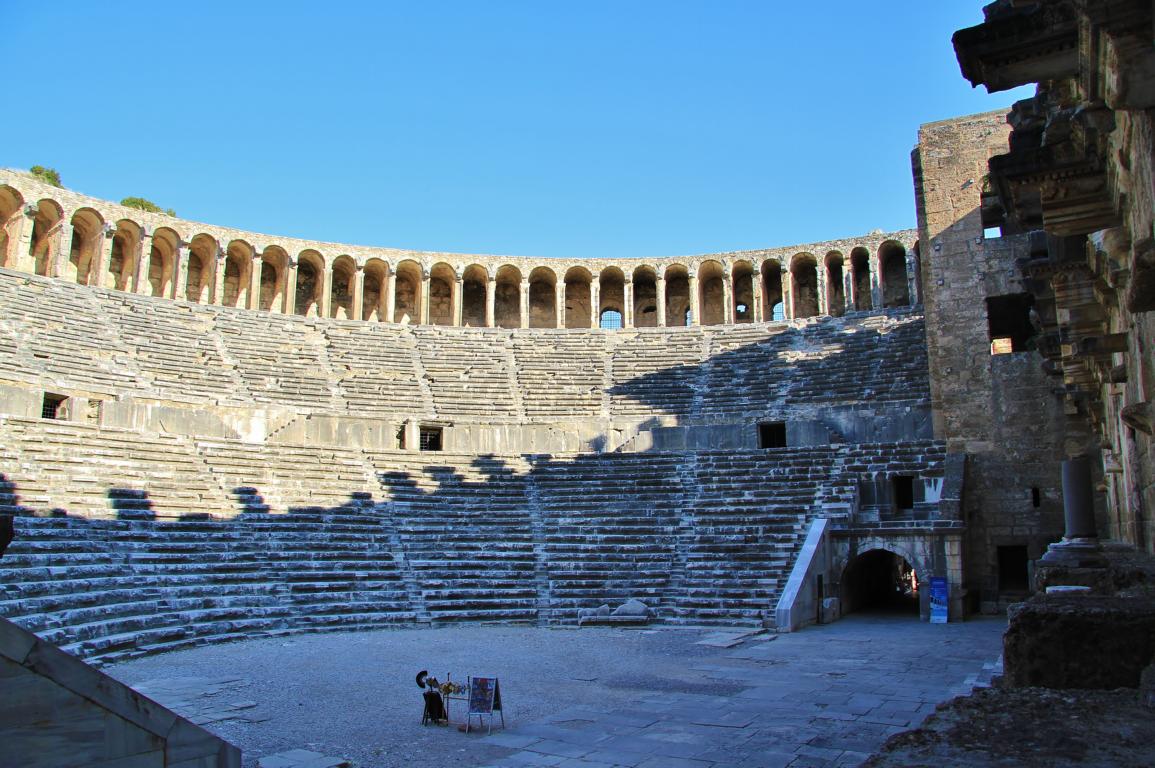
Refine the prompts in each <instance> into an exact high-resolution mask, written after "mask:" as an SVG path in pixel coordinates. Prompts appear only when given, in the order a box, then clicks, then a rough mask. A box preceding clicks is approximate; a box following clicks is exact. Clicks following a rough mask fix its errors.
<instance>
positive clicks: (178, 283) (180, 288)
mask: <svg viewBox="0 0 1155 768" xmlns="http://www.w3.org/2000/svg"><path fill="white" fill-rule="evenodd" d="M188 246H189V244H188V243H186V242H185V241H184V240H181V241H180V242H179V243H177V244H176V253H174V254H173V257H172V297H173V298H174V299H180V300H182V301H183V300H184V299H186V298H187V297H188V260H189V259H188Z"/></svg>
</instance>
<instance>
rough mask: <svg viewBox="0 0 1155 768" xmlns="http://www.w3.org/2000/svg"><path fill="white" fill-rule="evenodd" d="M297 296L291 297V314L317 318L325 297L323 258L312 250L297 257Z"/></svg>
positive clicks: (307, 250) (305, 251)
mask: <svg viewBox="0 0 1155 768" xmlns="http://www.w3.org/2000/svg"><path fill="white" fill-rule="evenodd" d="M296 293H297V295H296V296H294V297H293V312H294V313H295V314H298V315H303V316H304V317H318V316H320V315H321V313H322V307H323V306H324V301H323V300H324V296H325V257H324V256H322V255H321V253H320V252H319V251H315V250H313V249H312V248H308V249H306V250H303V251H301V253H300V254H298V255H297V291H296Z"/></svg>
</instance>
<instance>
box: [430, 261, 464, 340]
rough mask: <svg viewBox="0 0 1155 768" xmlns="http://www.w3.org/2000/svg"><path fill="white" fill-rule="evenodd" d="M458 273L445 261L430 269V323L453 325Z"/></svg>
mask: <svg viewBox="0 0 1155 768" xmlns="http://www.w3.org/2000/svg"><path fill="white" fill-rule="evenodd" d="M456 285H457V275H456V273H454V271H453V267H451V266H449V265H448V264H446V263H445V262H439V263H437V264H434V265H433V267H432V269H430V270H429V323H430V324H431V325H453V289H454V287H455V286H456Z"/></svg>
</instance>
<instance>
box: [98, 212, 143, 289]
mask: <svg viewBox="0 0 1155 768" xmlns="http://www.w3.org/2000/svg"><path fill="white" fill-rule="evenodd" d="M142 236H143V232H142V231H141V228H140V225H139V224H137V223H136V222H135V221H132V220H131V219H121V220H120V221H118V222H116V229H115V230H114V231H113V233H112V253H111V255H110V256H109V259H108V275H107V276H106V277H105V287H106V288H115V289H116V290H118V291H133V290H135V284H136V274H137V269H138V261H137V257H136V254H138V253H139V252H140V241H141V238H142Z"/></svg>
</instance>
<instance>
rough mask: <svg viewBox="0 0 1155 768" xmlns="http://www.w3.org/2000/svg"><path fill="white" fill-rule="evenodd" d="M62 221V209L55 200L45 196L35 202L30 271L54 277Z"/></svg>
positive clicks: (30, 248) (30, 247)
mask: <svg viewBox="0 0 1155 768" xmlns="http://www.w3.org/2000/svg"><path fill="white" fill-rule="evenodd" d="M63 223H64V209H63V208H61V207H60V204H59V203H57V202H56V201H55V200H49V199H47V198H45V199H43V200H40V201H38V202H37V203H36V216H35V218H33V220H32V244H31V245H30V246H29V255H31V257H32V271H33V272H34V273H35V274H37V275H43V276H45V277H55V276H56V275H55V274H52V273H53V272H55V269H56V258H57V256H58V255H59V253H60V227H61V224H63Z"/></svg>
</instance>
